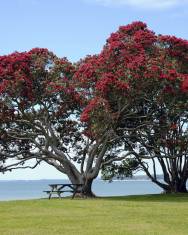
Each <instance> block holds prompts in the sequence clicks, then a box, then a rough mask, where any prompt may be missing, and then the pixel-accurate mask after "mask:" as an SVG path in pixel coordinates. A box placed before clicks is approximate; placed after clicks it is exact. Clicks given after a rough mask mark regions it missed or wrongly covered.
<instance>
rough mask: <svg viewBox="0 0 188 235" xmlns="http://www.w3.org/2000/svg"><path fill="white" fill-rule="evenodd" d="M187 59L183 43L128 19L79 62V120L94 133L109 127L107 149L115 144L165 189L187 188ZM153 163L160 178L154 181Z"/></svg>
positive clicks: (184, 189) (174, 190)
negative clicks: (84, 97) (84, 96)
mask: <svg viewBox="0 0 188 235" xmlns="http://www.w3.org/2000/svg"><path fill="white" fill-rule="evenodd" d="M187 62H188V41H186V40H183V39H178V38H176V37H170V36H161V35H159V36H157V35H155V34H154V32H152V31H150V30H149V29H147V26H146V24H144V23H142V22H134V23H132V24H130V25H127V26H122V27H120V28H119V30H118V31H117V32H116V33H113V34H111V36H110V38H109V39H108V40H107V43H106V45H105V46H104V48H103V50H102V52H101V53H100V54H99V55H96V56H93V57H88V58H86V60H85V63H83V62H82V66H80V73H79V76H77V79H78V81H79V82H80V83H81V84H82V89H85V90H87V91H88V99H89V100H90V102H88V106H87V107H86V109H85V110H84V112H83V114H82V117H83V120H84V121H86V122H87V123H89V124H90V126H91V127H90V128H91V129H93V130H94V131H95V132H97V133H101V132H103V131H104V130H105V129H106V128H109V129H112V130H113V133H114V134H113V136H114V142H113V148H115V149H118V148H120V147H121V153H126V154H125V156H126V157H127V155H129V153H131V154H132V157H131V159H132V160H134V161H136V162H138V163H139V165H140V166H141V167H142V169H143V170H144V171H145V173H146V174H147V176H148V177H149V178H150V179H151V180H152V181H153V182H154V183H156V184H157V185H159V186H160V187H162V188H163V189H164V190H165V191H167V192H186V191H187V190H186V181H187V178H188V156H187V153H188V141H187V140H188V112H187V107H188V102H187V98H188V95H187V90H188V66H187V64H188V63H187ZM101 106H102V108H101ZM113 158H114V159H124V156H121V157H118V156H117V155H116V154H114V155H112V159H113ZM129 158H130V157H129ZM148 160H149V161H150V164H152V165H153V166H152V167H148ZM112 162H113V160H112ZM156 165H159V166H160V168H161V170H162V172H163V176H164V182H161V181H160V180H159V179H157V167H156ZM120 166H121V165H120Z"/></svg>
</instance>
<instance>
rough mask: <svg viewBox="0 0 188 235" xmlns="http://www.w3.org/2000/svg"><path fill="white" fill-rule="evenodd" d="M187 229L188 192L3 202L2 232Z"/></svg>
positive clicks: (175, 233) (138, 234) (161, 233)
mask: <svg viewBox="0 0 188 235" xmlns="http://www.w3.org/2000/svg"><path fill="white" fill-rule="evenodd" d="M52 234H53V235H74V234H75V235H112V234H113V235H187V234H188V196H187V195H186V194H181V195H146V196H127V197H107V198H97V199H87V200H85V199H74V200H71V199H68V198H65V199H61V200H59V199H53V200H47V199H40V200H26V201H9V202H0V235H52Z"/></svg>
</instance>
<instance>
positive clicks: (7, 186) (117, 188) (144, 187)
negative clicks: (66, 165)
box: [0, 180, 162, 201]
mask: <svg viewBox="0 0 188 235" xmlns="http://www.w3.org/2000/svg"><path fill="white" fill-rule="evenodd" d="M53 183H70V182H69V181H68V180H15V181H8V180H6V181H0V200H1V201H5V200H23V199H36V198H46V197H47V194H46V193H44V192H43V191H44V190H49V186H48V185H49V184H53ZM92 189H93V192H94V193H95V194H96V195H97V196H123V195H139V194H157V193H161V192H162V189H161V188H160V187H158V186H157V185H155V184H154V183H152V182H150V181H148V180H127V181H126V180H124V181H118V180H117V181H113V182H112V183H109V182H104V181H102V180H95V181H94V183H93V188H92ZM67 195H68V194H67Z"/></svg>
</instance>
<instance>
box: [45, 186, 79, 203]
mask: <svg viewBox="0 0 188 235" xmlns="http://www.w3.org/2000/svg"><path fill="white" fill-rule="evenodd" d="M80 186H83V184H49V187H50V190H45V191H44V192H45V193H47V194H48V195H49V196H48V198H49V199H51V197H52V195H54V194H55V195H57V196H58V197H59V198H62V196H61V195H62V194H63V193H65V192H70V193H72V199H73V198H74V197H75V195H76V193H81V194H82V190H79V187H80Z"/></svg>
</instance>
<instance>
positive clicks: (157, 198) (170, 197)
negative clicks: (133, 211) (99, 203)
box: [98, 193, 188, 203]
mask: <svg viewBox="0 0 188 235" xmlns="http://www.w3.org/2000/svg"><path fill="white" fill-rule="evenodd" d="M98 199H105V200H111V201H134V202H135V201H139V202H140V201H143V202H146V201H147V202H187V203H188V193H177V194H148V195H132V196H114V197H98Z"/></svg>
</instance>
